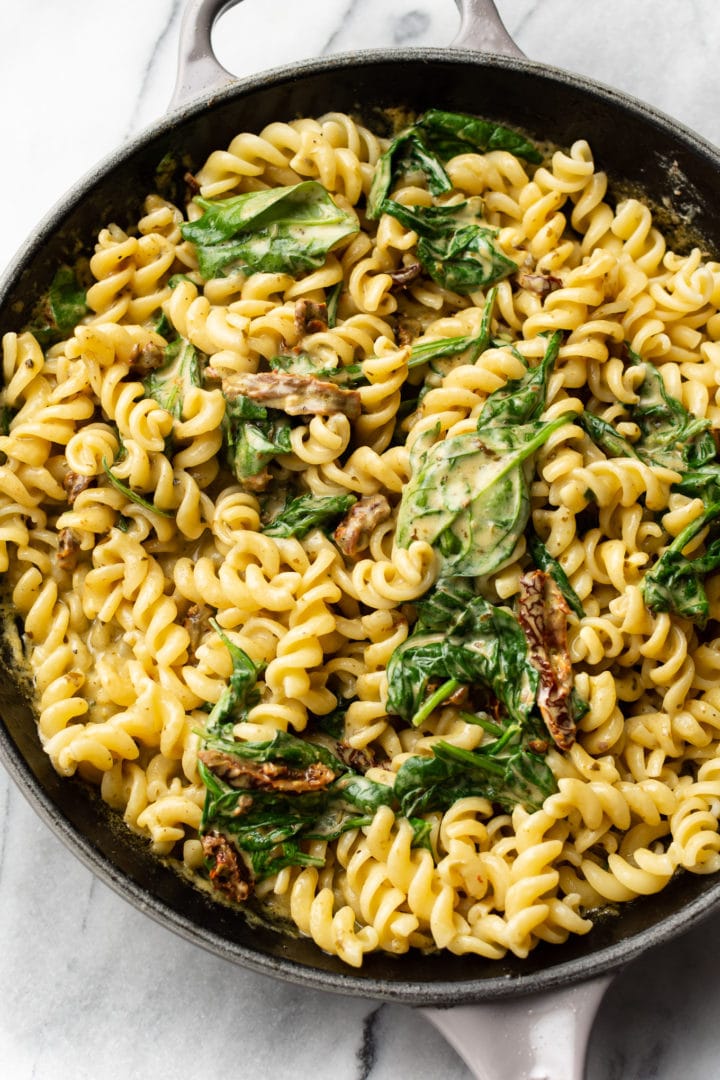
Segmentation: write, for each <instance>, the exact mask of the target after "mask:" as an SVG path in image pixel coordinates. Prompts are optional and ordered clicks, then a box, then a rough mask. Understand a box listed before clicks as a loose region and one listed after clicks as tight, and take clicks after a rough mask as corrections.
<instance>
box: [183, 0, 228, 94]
mask: <svg viewBox="0 0 720 1080" xmlns="http://www.w3.org/2000/svg"><path fill="white" fill-rule="evenodd" d="M238 2H239V0H187V2H186V4H185V11H184V12H183V18H182V23H181V26H180V47H179V52H178V68H177V77H176V80H175V89H174V90H173V95H172V98H171V99H170V105H169V106H168V109H169V111H170V112H174V111H175V110H176V109H180V108H182V106H183V105H185V104H187V103H188V102H189V101H192V100H193V98H195V97H199V95H200V94H212V93H214V92H215V91H218V90H222V89H223V88H224V87H225V86H228V85H229V84H230V83H232V82H235V81H236V77H235V76H234V75H233V74H232V72H230V71H228V70H227V68H224V67H223V66H222V64H221V63H220V61H219V60H218V59H217V57H216V56H215V51H214V49H213V46H212V28H213V26H214V25H215V22H216V21H217V19H219V18H220V16H221V15H223V14H224V12H226V11H228V9H229V8H231V7H235V4H237V3H238Z"/></svg>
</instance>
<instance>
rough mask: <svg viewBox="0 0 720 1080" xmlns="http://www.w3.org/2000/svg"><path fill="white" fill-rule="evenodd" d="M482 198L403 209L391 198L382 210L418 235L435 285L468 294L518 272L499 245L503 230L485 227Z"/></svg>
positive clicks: (422, 257)
mask: <svg viewBox="0 0 720 1080" xmlns="http://www.w3.org/2000/svg"><path fill="white" fill-rule="evenodd" d="M480 206H481V203H480V200H478V199H476V198H471V199H468V200H466V201H465V202H459V203H453V204H451V205H449V206H416V207H409V206H403V205H401V204H400V203H397V202H394V201H393V200H392V199H386V200H385V201H384V202H383V204H382V210H383V211H384V212H385V213H388V214H391V215H392V216H393V217H394V218H397V220H398V221H399V222H400V223H401V225H404V226H405V228H406V229H412V230H413V231H414V232H416V233H417V235H418V242H417V249H416V253H417V258H418V262H419V263H420V264H421V266H422V267H423V269H424V270H425V272H426V273H427V274H429V275H430V277H431V278H432V279H433V281H436V282H437V283H438V284H439V285H442V286H443V288H446V289H450V290H451V291H452V292H456V293H460V294H465V293H470V292H472V291H473V290H474V289H479V288H481V287H482V286H485V285H492V284H494V283H495V282H496V281H500V280H501V279H502V278H505V277H507V276H508V274H511V273H513V271H515V270H517V264H516V263H515V262H513V260H512V259H509V258H508V257H507V255H505V254H504V253H503V252H502V251H501V250H500V249H499V248H498V247H497V246H496V244H495V243H494V240H495V237H496V236H497V230H496V229H491V228H488V226H486V225H482V224H480V220H481V219H480V215H479V210H480Z"/></svg>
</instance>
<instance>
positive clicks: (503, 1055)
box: [420, 975, 612, 1080]
mask: <svg viewBox="0 0 720 1080" xmlns="http://www.w3.org/2000/svg"><path fill="white" fill-rule="evenodd" d="M611 979H612V976H610V975H601V976H596V977H595V978H594V979H590V980H589V981H588V982H584V983H580V985H578V986H567V987H563V988H562V989H559V990H550V991H545V992H544V993H541V994H536V995H534V996H530V997H523V998H507V999H502V1000H501V1001H498V1002H483V1003H481V1004H478V1005H454V1006H452V1008H449V1009H438V1008H427V1007H426V1008H421V1009H420V1012H422V1013H424V1015H425V1016H426V1017H427V1019H428V1020H429V1021H430V1022H431V1023H432V1024H433V1025H434V1026H435V1027H436V1028H437V1029H438V1031H440V1032H441V1033H442V1034H443V1035H444V1036H445V1038H446V1039H447V1041H448V1042H449V1043H450V1045H451V1046H453V1047H454V1048H455V1050H457V1052H458V1054H459V1055H460V1057H461V1058H462V1059H463V1061H464V1062H465V1063H466V1065H467V1066H468V1067H469V1069H470V1071H471V1072H472V1074H473V1076H474V1077H477V1080H520V1078H522V1080H583V1077H584V1076H585V1057H586V1053H587V1043H588V1039H589V1037H590V1031H591V1029H592V1024H593V1020H594V1019H595V1014H596V1012H597V1010H598V1008H599V1006H600V1002H601V1001H602V999H603V996H604V994H605V991H606V990H607V988H608V986H609V984H610V982H611Z"/></svg>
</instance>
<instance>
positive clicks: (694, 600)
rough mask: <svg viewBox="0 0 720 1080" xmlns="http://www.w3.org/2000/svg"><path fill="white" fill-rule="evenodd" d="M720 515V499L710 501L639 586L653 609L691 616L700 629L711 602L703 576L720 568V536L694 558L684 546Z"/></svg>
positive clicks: (677, 537) (705, 621)
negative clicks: (687, 554) (687, 553)
mask: <svg viewBox="0 0 720 1080" xmlns="http://www.w3.org/2000/svg"><path fill="white" fill-rule="evenodd" d="M719 516H720V502H715V503H711V504H710V506H708V507H707V508H706V510H705V511H704V512H703V513H702V514H700V516H699V517H697V518H696V519H695V521H692V522H691V523H690V524H689V525H687V526H686V527H685V528H684V529H683V530H682V532H681V533H679V534H678V535H677V536H676V537H675V539H674V540H673V542H672V543H671V544H670V545H669V547H667V548H666V550H665V551H664V552H663V553H662V555H661V556H660V558H659V559H658V560H657V562H656V563H655V565H654V566H653V567H652V569H651V570H649V571H648V572H647V574H645V577H644V578H643V580H642V583H641V585H640V588H641V591H642V594H643V597H644V599H645V603H646V604H647V606H648V607H649V608H650V610H651V611H673V612H675V613H676V614H677V615H682V616H684V617H685V618H687V619H692V620H693V622H695V623H696V624H697V625H698V626H699V627H700V628H701V629H702V628H703V627H704V626H705V625H706V623H707V620H708V617H709V614H710V605H709V603H708V598H707V593H706V592H705V586H704V578H705V576H706V575H707V574H709V573H711V572H712V571H713V570H717V569H718V567H720V538H718V539H716V540H713V541H712V543H711V544H710V545H709V546H708V547H707V549H706V551H705V553H704V554H703V555H699V556H697V557H696V558H694V559H693V558H688V557H687V556H686V555H683V548H685V547H687V545H688V544H689V543H690V541H691V540H693V539H694V538H695V537H696V536H697V534H698V533H699V532H701V530H702V529H704V528H705V527H706V526H707V525H709V524H711V523H712V522H714V521H715V520H716V519H717V518H718V517H719Z"/></svg>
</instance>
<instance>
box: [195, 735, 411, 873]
mask: <svg viewBox="0 0 720 1080" xmlns="http://www.w3.org/2000/svg"><path fill="white" fill-rule="evenodd" d="M206 747H207V748H209V749H212V750H218V751H220V752H221V753H223V754H228V755H230V757H231V758H235V759H238V760H240V761H241V760H243V759H248V758H249V759H252V760H253V761H255V762H258V763H261V764H262V763H271V764H273V765H275V766H287V767H289V768H292V769H307V768H308V767H309V766H311V765H314V764H317V763H320V764H322V765H325V766H328V767H329V768H330V769H331V770H332V772H333V773H334V774H335V779H334V780H332V782H331V783H329V784H328V785H327V787H325V788H322V789H320V790H315V791H298V792H294V791H282V790H276V789H274V788H270V789H268V790H266V789H260V788H243V787H233V786H232V785H231V784H228V783H227V782H226V781H225V780H223V779H222V778H221V777H219V776H217V775H216V774H215V773H214V772H213V771H212V770H211V769H210V768H208V767H207V766H206V765H205V764H204V763H203V762H202V761H201V762H200V763H199V769H200V774H201V777H202V780H203V783H204V784H205V787H206V789H207V794H206V799H205V806H204V809H203V816H202V822H201V826H200V831H201V833H204V832H208V831H210V830H215V831H217V832H220V833H222V834H224V835H226V836H229V837H231V838H232V839H233V840H234V841H235V843H236V844H237V846H238V848H240V849H241V851H243V852H245V853H246V854H247V856H248V858H249V860H250V863H251V866H252V870H253V874H254V876H255V877H256V878H257V879H258V880H262V879H263V878H264V877H268V876H269V875H271V874H275V873H277V872H278V871H279V870H281V869H282V868H283V867H284V866H307V865H314V866H317V865H322V859H317V858H313V857H311V856H308V855H307V854H305V853H304V852H303V851H302V850H301V847H300V845H301V843H302V842H303V841H307V840H317V839H323V840H335V839H337V837H338V836H340V835H341V834H342V833H343V832H346V831H347V830H348V829H354V828H357V827H359V826H361V825H367V824H369V822H370V821H372V818H373V815H374V813H375V811H376V810H377V809H378V807H380V806H386V805H392V804H393V802H394V796H393V789H392V788H391V787H388V786H386V785H384V784H378V783H375V782H374V781H372V780H368V779H367V778H366V777H364V776H360V775H358V774H356V773H354V772H352V770H351V769H349V768H348V767H347V766H346V765H345V764H344V763H343V762H341V761H340V759H339V758H336V757H335V756H334V754H331V753H330V751H329V750H326V749H325V748H324V747H322V746H318V745H316V744H314V743H310V742H307V741H306V740H304V739H300V738H298V737H297V736H294V735H290V734H288V733H287V732H283V731H278V732H276V734H275V736H274V737H273V738H272V739H271V740H268V741H263V742H240V741H238V740H231V739H227V738H225V739H223V738H219V737H213V738H210V739H208V740H206Z"/></svg>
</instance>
